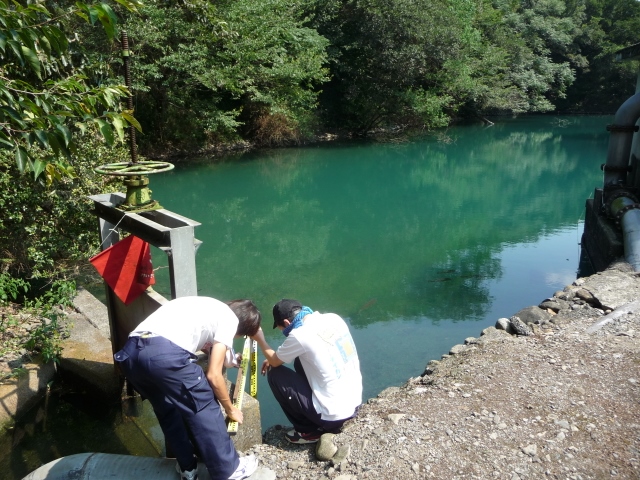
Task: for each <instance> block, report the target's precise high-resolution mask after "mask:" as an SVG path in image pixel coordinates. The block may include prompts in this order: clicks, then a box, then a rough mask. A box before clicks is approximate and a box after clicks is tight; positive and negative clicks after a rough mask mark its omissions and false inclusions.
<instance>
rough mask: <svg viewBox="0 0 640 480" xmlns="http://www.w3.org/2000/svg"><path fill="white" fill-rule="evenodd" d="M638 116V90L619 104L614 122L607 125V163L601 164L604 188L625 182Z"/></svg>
mask: <svg viewBox="0 0 640 480" xmlns="http://www.w3.org/2000/svg"><path fill="white" fill-rule="evenodd" d="M638 118H640V92H638V93H636V94H635V95H633V96H632V97H629V98H628V99H627V101H626V102H624V103H623V104H622V105H621V106H620V108H619V109H618V111H617V112H616V115H615V117H614V124H613V125H609V126H608V127H607V129H608V130H609V131H610V132H611V135H610V137H609V150H608V151H607V163H606V164H605V165H604V166H603V169H604V187H605V188H606V187H608V186H613V185H625V184H626V181H627V173H628V168H629V158H630V156H631V144H632V142H633V134H634V132H635V131H636V122H637V121H638Z"/></svg>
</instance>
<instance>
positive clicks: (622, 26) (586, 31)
mask: <svg viewBox="0 0 640 480" xmlns="http://www.w3.org/2000/svg"><path fill="white" fill-rule="evenodd" d="M585 6H586V9H585V14H586V19H585V22H584V25H583V28H582V34H581V35H580V36H579V37H578V38H577V39H576V42H575V43H576V45H577V47H578V48H580V50H581V52H582V53H583V55H585V57H587V59H588V65H586V66H584V67H583V68H580V69H578V70H577V74H576V82H575V83H574V84H573V85H572V86H571V88H570V89H569V90H568V91H567V99H566V101H563V102H561V103H560V104H559V109H561V110H563V111H577V112H598V113H601V112H606V113H611V112H614V111H615V110H616V109H617V108H618V107H619V106H620V105H621V104H622V103H623V102H624V101H625V100H626V99H627V98H628V97H629V96H631V95H632V94H633V93H634V89H635V84H636V76H637V69H638V62H637V61H625V62H617V61H616V60H615V52H616V51H617V50H620V49H621V48H625V47H628V46H630V45H633V44H636V43H637V42H638V32H639V31H640V2H638V1H637V0H585Z"/></svg>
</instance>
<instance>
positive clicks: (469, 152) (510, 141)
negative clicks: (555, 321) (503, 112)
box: [151, 117, 610, 428]
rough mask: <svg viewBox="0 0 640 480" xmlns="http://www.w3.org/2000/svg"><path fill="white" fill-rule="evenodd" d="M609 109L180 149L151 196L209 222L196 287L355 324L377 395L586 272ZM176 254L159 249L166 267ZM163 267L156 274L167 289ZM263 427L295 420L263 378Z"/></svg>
mask: <svg viewBox="0 0 640 480" xmlns="http://www.w3.org/2000/svg"><path fill="white" fill-rule="evenodd" d="M608 120H609V119H608V118H607V117H529V118H519V119H512V120H501V121H500V123H497V124H496V125H494V126H492V127H484V126H481V125H478V126H461V127H453V128H450V129H448V130H446V131H444V132H441V133H440V134H439V135H437V136H428V137H424V138H422V139H419V140H415V141H412V142H404V143H386V144H381V143H346V144H326V145H320V146H315V147H304V148H291V149H280V150H273V151H269V152H259V153H249V154H241V155H237V156H234V157H230V158H228V159H225V160H223V161H222V162H219V163H215V164H211V163H208V162H207V163H204V162H203V163H201V164H197V165H188V166H186V165H185V166H183V165H177V166H176V168H175V170H174V171H172V172H171V173H169V174H163V175H157V176H155V177H153V178H152V179H151V186H152V188H153V196H154V198H155V199H157V200H159V201H160V202H161V203H162V205H163V206H164V207H165V208H167V209H169V210H172V211H175V212H178V213H180V214H182V215H184V216H186V217H189V218H192V219H194V220H197V221H199V222H201V223H202V225H201V226H200V227H198V228H197V229H196V237H197V238H198V239H200V240H202V241H203V244H202V246H201V247H200V249H199V251H198V253H197V269H198V285H199V295H209V296H213V297H216V298H220V299H224V300H228V299H232V298H238V297H248V298H251V299H253V300H254V301H255V302H256V303H257V305H258V307H259V308H260V309H261V311H262V312H263V315H264V317H265V320H264V325H265V327H266V328H265V330H267V331H268V332H267V334H268V340H269V341H270V342H271V343H272V346H274V347H276V346H277V345H279V344H280V343H281V341H282V340H283V338H284V337H282V335H281V334H280V332H279V331H277V330H276V331H273V330H271V328H270V325H271V324H272V322H271V313H270V312H271V307H272V306H273V304H274V303H275V302H276V301H277V300H279V299H280V298H283V297H286V298H296V299H299V300H300V301H301V302H302V303H303V304H305V305H308V306H310V307H311V308H312V309H314V310H320V311H325V312H328V311H331V312H335V313H338V314H340V315H342V316H343V317H344V318H345V319H346V320H347V321H348V322H349V324H350V325H351V328H352V332H353V336H354V339H355V342H356V345H357V347H358V351H359V355H360V360H361V364H362V373H363V379H364V380H363V381H364V395H365V399H366V398H370V397H373V396H375V395H377V393H379V392H380V391H381V390H383V389H384V388H386V387H388V386H392V385H400V384H402V383H403V382H404V381H406V380H407V379H408V378H409V377H412V376H417V375H420V374H421V373H422V371H423V369H424V366H425V364H426V363H427V362H428V361H429V360H431V359H437V358H439V357H440V356H441V355H442V354H443V353H447V352H448V350H449V349H450V347H451V346H453V345H454V344H456V343H462V341H463V340H464V338H466V337H468V336H479V334H480V332H481V330H482V329H483V328H485V327H487V326H490V325H493V324H495V321H496V320H497V319H498V318H500V317H509V316H511V315H512V314H514V313H516V312H517V311H518V310H519V309H521V308H524V307H526V306H529V305H537V304H538V303H539V302H540V301H542V300H543V299H544V298H546V297H548V296H551V295H552V294H553V293H554V291H556V290H558V289H562V288H563V287H564V286H566V285H567V284H569V283H571V282H572V281H573V280H574V279H575V278H576V272H577V269H578V259H579V253H580V247H579V242H580V236H581V234H582V218H583V212H584V203H585V200H586V199H587V198H588V197H589V196H590V195H592V192H593V190H594V188H595V187H596V186H599V185H600V184H601V172H600V169H599V165H600V164H601V163H602V162H603V161H604V159H605V156H606V147H607V142H608V135H607V132H606V130H605V126H606V124H607V123H610V122H608ZM163 262H165V257H164V254H163V253H161V252H157V254H156V255H154V263H155V266H156V267H162V265H163ZM166 273H167V269H162V268H160V269H159V270H158V272H157V274H158V282H159V284H158V286H157V289H158V290H160V291H163V292H164V293H165V294H166V295H167V296H168V295H169V294H168V291H169V290H168V287H164V286H163V285H167V283H168V281H167V280H166V278H167V277H166ZM259 390H260V393H259V399H260V401H261V405H262V418H263V428H266V427H268V426H270V425H273V424H274V423H286V418H285V417H284V416H283V414H282V413H281V411H280V409H279V408H278V406H277V405H276V404H275V402H274V401H273V398H272V396H271V394H270V392H269V391H268V386H267V385H266V382H264V381H261V383H260V384H259Z"/></svg>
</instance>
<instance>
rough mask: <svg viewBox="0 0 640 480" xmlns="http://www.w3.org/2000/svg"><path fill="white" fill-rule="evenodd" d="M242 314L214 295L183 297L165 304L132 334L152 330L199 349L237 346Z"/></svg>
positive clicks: (178, 342)
mask: <svg viewBox="0 0 640 480" xmlns="http://www.w3.org/2000/svg"><path fill="white" fill-rule="evenodd" d="M237 330H238V317H236V315H235V313H233V311H232V310H231V309H230V308H229V306H228V305H227V304H226V303H223V302H221V301H220V300H216V299H215V298H210V297H180V298H176V299H175V300H171V301H170V302H168V303H166V304H164V305H162V306H161V307H160V308H159V309H158V310H156V311H155V312H153V313H152V314H151V315H149V316H148V317H147V318H146V319H145V320H143V321H142V322H141V323H140V324H139V325H138V326H137V327H136V329H135V331H134V332H132V333H131V334H130V335H129V336H135V335H140V334H141V333H142V332H151V333H154V334H156V335H160V336H161V337H164V338H166V339H167V340H170V341H172V342H173V343H175V344H176V345H178V346H179V347H182V348H184V349H185V350H187V351H189V352H191V353H195V352H197V351H198V350H201V349H202V348H203V347H204V346H205V344H207V343H209V344H213V343H215V342H219V343H222V344H224V345H225V346H226V347H227V349H231V348H232V347H233V337H234V336H235V334H236V331H237Z"/></svg>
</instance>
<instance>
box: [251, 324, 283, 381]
mask: <svg viewBox="0 0 640 480" xmlns="http://www.w3.org/2000/svg"><path fill="white" fill-rule="evenodd" d="M251 340H255V341H256V342H258V345H260V350H262V353H263V354H264V356H265V358H266V360H265V362H266V363H268V364H269V366H271V367H279V366H280V365H282V364H283V363H284V362H283V361H282V360H280V359H279V358H278V355H277V354H276V352H275V351H274V350H273V348H271V347H270V346H269V344H268V343H267V341H266V340H265V338H264V332H263V331H262V327H261V328H259V329H258V333H256V334H255V335H254V336H253V337H251ZM265 366H266V365H263V366H262V374H263V375H264V373H265Z"/></svg>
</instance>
